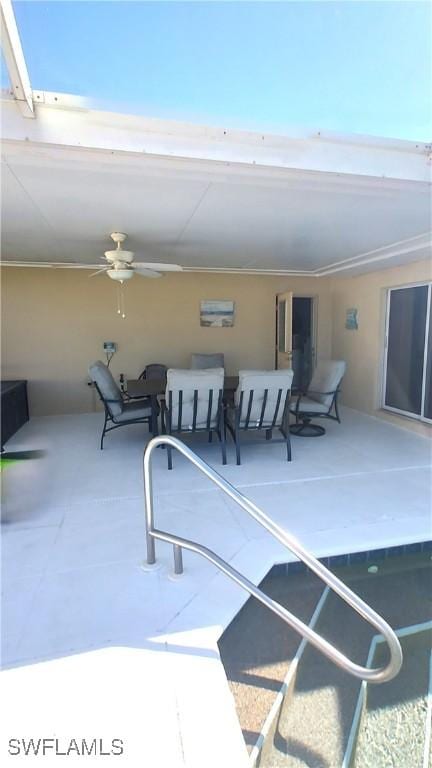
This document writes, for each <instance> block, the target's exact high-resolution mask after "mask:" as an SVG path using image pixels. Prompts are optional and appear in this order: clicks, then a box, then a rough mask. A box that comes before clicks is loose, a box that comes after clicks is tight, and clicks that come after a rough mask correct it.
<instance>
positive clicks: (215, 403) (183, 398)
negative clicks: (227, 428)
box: [165, 368, 224, 432]
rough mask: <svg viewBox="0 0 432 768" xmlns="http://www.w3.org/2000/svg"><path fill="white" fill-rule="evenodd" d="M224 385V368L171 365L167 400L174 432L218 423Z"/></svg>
mask: <svg viewBox="0 0 432 768" xmlns="http://www.w3.org/2000/svg"><path fill="white" fill-rule="evenodd" d="M223 386H224V369H223V368H211V369H210V370H199V371H191V370H181V369H176V368H169V369H168V371H167V388H166V393H165V402H166V405H167V408H168V410H169V419H170V427H171V431H173V432H177V431H178V432H180V431H189V430H192V431H194V430H195V429H213V428H214V427H215V426H217V422H218V418H219V415H220V413H219V411H220V408H221V402H222V394H223Z"/></svg>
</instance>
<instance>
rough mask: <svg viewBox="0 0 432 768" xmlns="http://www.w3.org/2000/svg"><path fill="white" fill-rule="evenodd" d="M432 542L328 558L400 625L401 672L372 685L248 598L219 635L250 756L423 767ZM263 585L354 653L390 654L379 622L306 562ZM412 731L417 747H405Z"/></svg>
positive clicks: (271, 764) (334, 767) (370, 767)
mask: <svg viewBox="0 0 432 768" xmlns="http://www.w3.org/2000/svg"><path fill="white" fill-rule="evenodd" d="M430 550H431V545H430V543H429V542H428V543H424V544H421V545H420V544H417V545H411V546H408V547H397V548H392V549H388V550H379V551H375V552H373V551H372V552H363V553H355V554H353V555H344V556H338V557H336V558H330V559H328V561H327V562H325V564H326V565H328V567H329V568H330V569H331V570H333V571H335V572H336V573H337V575H338V577H339V578H340V579H341V580H342V581H345V582H346V583H347V584H348V585H349V586H350V587H351V588H352V589H353V590H354V591H355V592H357V593H358V594H359V595H360V596H361V597H362V598H363V599H364V600H366V602H367V603H369V605H371V607H372V608H374V609H375V610H376V611H378V613H380V614H381V615H382V616H383V617H384V618H385V619H386V621H388V622H389V623H390V625H391V626H392V627H393V628H395V629H397V630H402V637H401V643H402V646H403V649H404V651H405V658H404V666H403V669H402V671H401V673H400V675H399V676H398V677H397V678H396V679H395V680H394V681H391V682H390V683H384V684H382V685H375V686H373V685H370V686H368V690H367V695H366V691H365V686H364V684H362V683H361V682H360V681H358V680H355V679H354V678H352V677H350V676H349V675H347V674H346V673H345V672H343V671H342V670H340V669H338V668H337V667H335V666H334V665H333V664H332V663H331V662H330V661H328V660H327V659H325V658H324V657H323V656H322V655H321V654H319V652H318V651H316V650H315V649H314V648H312V647H311V646H309V645H307V644H306V643H304V642H302V641H301V638H299V636H298V635H297V634H296V633H295V632H294V631H293V630H291V629H289V628H287V627H286V626H285V625H283V624H282V622H281V621H280V620H279V619H278V618H277V617H274V616H270V615H268V612H266V611H265V609H264V608H262V607H261V606H260V605H258V604H257V603H256V602H255V601H254V600H253V599H251V600H248V602H247V603H246V604H245V606H244V607H243V609H242V610H241V611H240V613H239V614H238V615H237V616H236V618H235V619H234V621H233V622H232V623H231V624H230V626H229V627H228V628H227V630H226V631H225V632H224V634H223V635H222V637H221V639H220V642H219V650H220V654H221V659H222V662H223V664H224V666H225V670H226V674H227V677H228V680H229V683H230V687H231V691H232V693H233V696H234V699H235V703H236V707H237V712H238V716H239V720H240V724H241V727H242V730H243V735H244V738H245V741H246V744H247V745H248V748H249V750H250V758H251V764H256V765H260V766H262V768H276V767H277V768H291V767H292V768H294V766H295V767H296V768H301V766H308V768H341V767H342V766H344V768H348V766H349V768H352V767H353V766H355V768H381V767H382V768H384V767H385V768H386V767H387V766H396V765H397V766H398V768H417V766H418V768H423V760H424V753H425V749H426V748H427V741H428V727H427V720H428V717H429V716H430V706H429V704H428V686H429V663H430V632H428V631H427V626H425V625H426V623H427V622H429V621H430V619H431V616H432V605H431V597H432V590H431V579H432V575H431V567H430V566H431V559H430V558H431V551H430ZM324 560H325V559H324ZM261 587H262V589H263V590H264V591H265V592H267V593H268V594H270V595H271V596H272V597H274V598H275V599H277V600H278V601H280V602H281V603H282V604H283V605H285V606H286V607H287V608H288V609H289V610H291V611H293V612H296V613H297V615H299V616H300V617H301V618H302V619H303V620H305V621H306V622H308V623H311V622H312V624H314V626H315V629H316V631H318V632H319V633H320V634H322V635H324V636H325V637H326V638H327V639H329V640H330V641H331V642H334V643H335V644H336V645H337V646H338V647H339V648H340V649H341V650H342V651H343V652H344V653H346V654H347V655H348V656H350V657H351V658H353V659H354V660H355V661H357V662H358V663H362V664H365V663H366V661H368V663H369V665H370V666H374V665H375V662H376V660H377V655H378V654H379V655H380V662H381V661H382V662H385V658H386V657H382V658H381V656H382V654H386V653H387V649H386V648H385V647H384V645H381V644H380V643H377V640H376V639H374V632H373V630H372V629H371V628H370V627H369V626H368V625H367V624H366V623H365V622H364V621H363V620H362V619H361V618H360V617H359V616H358V615H357V614H356V613H354V612H353V611H352V610H350V609H349V608H348V606H346V605H345V604H344V603H343V602H342V601H341V599H340V598H338V597H337V595H335V594H334V593H332V592H329V591H328V590H327V589H323V585H322V583H321V582H320V581H319V580H318V579H317V577H316V576H315V575H314V574H312V573H311V572H310V571H308V570H306V569H305V568H304V566H303V565H302V564H301V563H292V564H289V565H287V566H283V565H282V566H281V565H279V566H276V567H275V568H274V569H272V570H271V571H270V573H269V574H268V575H267V576H266V578H265V579H264V581H263V582H262V585H261ZM419 625H421V627H420V629H419ZM416 627H417V629H418V631H417V632H416V631H415V628H416ZM407 628H410V630H408V629H407ZM413 628H414V630H413ZM419 633H420V634H419ZM413 670H414V672H413ZM362 691H363V693H362ZM362 696H363V697H364V698H363V699H361V697H362ZM428 706H429V710H428ZM419 734H421V738H420V735H419ZM413 741H415V743H416V744H417V745H418V748H417V752H415V750H413V748H412V747H410V746H409V745H410V744H412V743H413ZM419 742H421V745H420V744H419ZM390 743H392V744H393V746H395V745H396V744H398V746H397V750H398V759H400V760H403V761H405V762H397V761H396V762H391V760H392V759H393V758H392V757H391V754H390V750H389V748H388V747H389V744H390ZM355 747H357V749H355ZM404 749H405V754H404ZM407 760H410V761H411V762H406V761H407ZM413 761H414V762H413ZM428 768H429V766H428Z"/></svg>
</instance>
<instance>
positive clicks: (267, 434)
mask: <svg viewBox="0 0 432 768" xmlns="http://www.w3.org/2000/svg"><path fill="white" fill-rule="evenodd" d="M272 434H273V433H272V430H271V429H266V433H265V439H266V440H271V439H272Z"/></svg>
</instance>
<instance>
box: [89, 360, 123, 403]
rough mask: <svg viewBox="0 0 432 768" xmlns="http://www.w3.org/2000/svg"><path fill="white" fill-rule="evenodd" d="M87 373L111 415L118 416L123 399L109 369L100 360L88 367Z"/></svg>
mask: <svg viewBox="0 0 432 768" xmlns="http://www.w3.org/2000/svg"><path fill="white" fill-rule="evenodd" d="M88 373H89V376H90V378H91V380H92V381H94V383H95V384H96V385H97V388H98V390H99V392H100V396H101V398H102V400H103V401H104V403H105V404H106V406H107V408H108V410H109V411H110V413H111V415H112V416H119V415H120V414H121V412H122V410H123V397H122V393H121V391H120V389H119V387H118V386H117V384H116V382H115V380H114V377H113V375H112V373H111V371H110V370H109V368H108V367H107V366H106V365H105V363H102V361H101V360H96V362H95V363H92V365H90V367H89V369H88ZM108 401H109V402H108Z"/></svg>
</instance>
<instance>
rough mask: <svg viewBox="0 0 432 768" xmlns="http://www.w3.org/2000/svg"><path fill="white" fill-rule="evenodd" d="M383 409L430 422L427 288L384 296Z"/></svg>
mask: <svg viewBox="0 0 432 768" xmlns="http://www.w3.org/2000/svg"><path fill="white" fill-rule="evenodd" d="M385 363H386V365H385V373H384V403H383V405H384V407H385V408H389V409H390V410H392V411H397V412H398V413H403V414H406V415H407V416H413V417H415V418H418V419H422V420H432V391H431V390H432V329H431V284H427V285H416V286H408V287H406V288H392V289H391V290H389V292H388V305H387V328H386V360H385Z"/></svg>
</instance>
